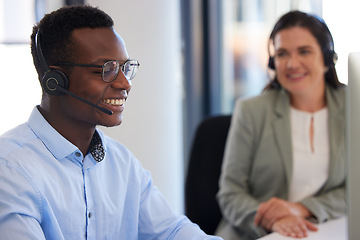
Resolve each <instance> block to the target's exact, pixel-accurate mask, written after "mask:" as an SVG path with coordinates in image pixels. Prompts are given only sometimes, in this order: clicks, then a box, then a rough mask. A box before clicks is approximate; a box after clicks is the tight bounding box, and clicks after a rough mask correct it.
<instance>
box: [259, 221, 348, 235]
mask: <svg viewBox="0 0 360 240" xmlns="http://www.w3.org/2000/svg"><path fill="white" fill-rule="evenodd" d="M318 228H319V229H318V231H317V232H311V231H310V232H309V235H308V237H307V238H303V239H305V240H324V239H331V240H344V239H348V233H347V220H346V217H342V218H339V219H334V220H331V221H328V222H325V223H322V224H319V225H318ZM289 239H292V240H294V239H295V238H293V237H285V236H282V235H280V234H278V233H271V234H269V235H267V236H265V237H262V238H259V240H289ZM297 239H299V238H297Z"/></svg>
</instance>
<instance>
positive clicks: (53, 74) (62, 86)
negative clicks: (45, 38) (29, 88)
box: [35, 29, 113, 115]
mask: <svg viewBox="0 0 360 240" xmlns="http://www.w3.org/2000/svg"><path fill="white" fill-rule="evenodd" d="M35 48H36V53H37V55H38V59H39V61H40V66H41V67H42V69H43V70H45V74H44V76H43V77H42V79H41V87H42V89H43V90H44V91H45V92H46V93H47V94H49V95H55V96H56V95H61V94H67V95H70V96H72V97H74V98H76V99H78V100H80V101H82V102H84V103H86V104H88V105H90V106H92V107H94V108H97V109H99V110H100V111H102V112H104V113H106V114H108V115H112V114H113V112H112V111H111V110H109V109H107V108H103V107H100V106H98V105H96V104H94V103H92V102H89V101H87V100H85V99H83V98H81V97H79V96H78V95H75V94H74V93H72V92H70V91H68V90H67V89H68V87H69V80H68V78H67V77H66V75H65V73H63V72H62V71H60V70H58V69H50V68H49V66H48V65H47V63H46V60H45V57H44V55H43V53H42V50H41V45H40V29H38V31H37V32H36V35H35Z"/></svg>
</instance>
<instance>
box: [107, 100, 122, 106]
mask: <svg viewBox="0 0 360 240" xmlns="http://www.w3.org/2000/svg"><path fill="white" fill-rule="evenodd" d="M103 102H104V103H107V104H110V105H116V106H121V105H123V104H124V103H125V99H104V100H103Z"/></svg>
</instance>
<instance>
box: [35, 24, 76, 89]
mask: <svg viewBox="0 0 360 240" xmlns="http://www.w3.org/2000/svg"><path fill="white" fill-rule="evenodd" d="M39 31H40V30H39V29H38V31H37V33H36V36H35V47H36V53H37V55H38V58H39V61H40V65H41V67H42V68H43V69H44V71H45V74H44V76H43V78H42V80H41V87H42V89H43V91H45V92H46V93H47V94H50V95H60V94H61V93H62V92H61V91H59V90H58V89H56V88H53V87H51V86H49V82H53V83H55V84H56V85H58V86H59V87H61V88H64V89H67V88H68V85H69V84H68V83H69V81H68V78H67V77H66V75H65V73H63V72H62V71H60V70H58V69H55V70H52V69H50V68H49V66H48V65H47V63H46V60H45V57H44V55H43V53H42V49H41V45H40V32H39Z"/></svg>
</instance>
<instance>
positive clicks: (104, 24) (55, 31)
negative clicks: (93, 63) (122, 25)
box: [31, 5, 114, 80]
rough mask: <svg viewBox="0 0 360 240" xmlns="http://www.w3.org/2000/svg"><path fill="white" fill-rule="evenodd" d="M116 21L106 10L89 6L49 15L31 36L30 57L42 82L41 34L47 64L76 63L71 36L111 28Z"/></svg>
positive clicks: (61, 10)
mask: <svg viewBox="0 0 360 240" xmlns="http://www.w3.org/2000/svg"><path fill="white" fill-rule="evenodd" d="M113 25H114V21H113V20H112V18H111V17H110V16H109V15H108V14H106V13H105V12H104V11H102V10H100V9H98V8H96V7H92V6H89V5H72V6H64V7H62V8H59V9H58V10H56V11H53V12H51V13H48V14H46V15H45V16H44V17H43V18H42V19H41V21H40V22H39V23H38V24H37V25H35V26H34V27H33V31H32V34H31V54H32V57H33V62H34V65H35V68H36V71H37V72H38V75H39V80H41V78H42V76H43V75H44V71H45V69H42V68H41V65H40V62H39V58H38V55H37V52H36V45H35V41H36V40H35V36H36V34H37V33H38V32H39V36H40V43H41V44H40V45H41V50H42V52H43V55H44V58H45V60H46V63H47V64H48V65H54V64H56V63H59V62H71V61H74V60H76V50H77V47H76V45H75V44H74V42H73V41H72V38H71V34H72V31H73V30H75V29H80V28H112V27H113Z"/></svg>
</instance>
